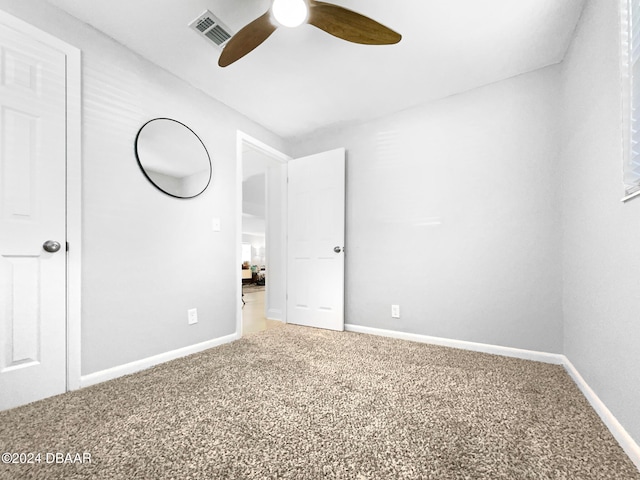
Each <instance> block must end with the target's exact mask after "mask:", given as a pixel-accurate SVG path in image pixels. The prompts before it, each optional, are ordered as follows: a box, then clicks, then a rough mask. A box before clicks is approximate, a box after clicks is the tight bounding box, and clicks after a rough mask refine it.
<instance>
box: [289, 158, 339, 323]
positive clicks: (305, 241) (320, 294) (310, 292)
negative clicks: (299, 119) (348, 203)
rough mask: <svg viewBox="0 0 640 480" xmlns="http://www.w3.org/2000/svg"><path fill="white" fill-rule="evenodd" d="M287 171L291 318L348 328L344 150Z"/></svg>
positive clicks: (293, 163) (302, 160)
mask: <svg viewBox="0 0 640 480" xmlns="http://www.w3.org/2000/svg"><path fill="white" fill-rule="evenodd" d="M288 170H289V172H288V173H289V183H288V220H287V223H288V258H287V285H288V288H287V323H295V324H298V325H306V326H310V327H317V328H327V329H331V330H344V216H345V150H344V148H340V149H337V150H331V151H329V152H324V153H319V154H316V155H311V156H308V157H303V158H298V159H294V160H291V161H290V162H289V165H288Z"/></svg>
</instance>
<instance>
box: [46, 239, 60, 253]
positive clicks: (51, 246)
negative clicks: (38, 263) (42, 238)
mask: <svg viewBox="0 0 640 480" xmlns="http://www.w3.org/2000/svg"><path fill="white" fill-rule="evenodd" d="M42 248H44V249H45V250H46V251H47V252H50V253H56V252H57V251H58V250H60V242H56V241H55V240H47V241H46V242H44V243H43V244H42Z"/></svg>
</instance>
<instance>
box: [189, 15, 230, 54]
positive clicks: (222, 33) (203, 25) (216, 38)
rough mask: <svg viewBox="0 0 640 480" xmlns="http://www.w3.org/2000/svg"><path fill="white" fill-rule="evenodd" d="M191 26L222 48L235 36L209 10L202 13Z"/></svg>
mask: <svg viewBox="0 0 640 480" xmlns="http://www.w3.org/2000/svg"><path fill="white" fill-rule="evenodd" d="M189 26H190V27H191V28H193V29H194V30H195V31H196V32H198V33H199V34H200V35H202V36H203V37H204V38H206V39H207V40H209V41H210V42H213V43H214V44H215V45H216V46H218V47H220V48H222V47H224V45H225V43H226V42H227V40H229V39H230V38H231V37H232V36H233V33H232V32H231V29H230V28H229V27H227V26H226V25H225V24H224V23H222V22H221V21H220V19H219V18H218V17H216V16H215V15H214V14H213V13H211V12H210V11H209V10H205V11H204V12H202V14H200V16H199V17H198V18H196V19H195V20H194V21H193V22H191V23H190V24H189Z"/></svg>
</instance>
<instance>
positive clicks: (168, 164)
mask: <svg viewBox="0 0 640 480" xmlns="http://www.w3.org/2000/svg"><path fill="white" fill-rule="evenodd" d="M136 158H137V159H138V164H139V165H140V168H141V169H142V172H143V173H144V175H145V176H146V177H147V178H148V179H149V181H150V182H151V183H152V184H153V185H155V186H156V187H157V188H158V189H159V190H161V191H163V192H164V193H166V194H168V195H171V196H172V197H177V198H193V197H195V196H197V195H200V194H201V193H202V192H204V191H205V189H206V188H207V186H209V182H210V181H211V159H210V158H209V152H207V149H206V147H205V146H204V144H203V143H202V140H200V137H198V135H196V134H195V133H194V132H193V130H191V129H190V128H189V127H187V126H186V125H185V124H183V123H180V122H178V121H177V120H172V119H170V118H155V119H153V120H150V121H148V122H147V123H145V124H144V125H143V126H142V128H140V130H139V131H138V135H137V136H136Z"/></svg>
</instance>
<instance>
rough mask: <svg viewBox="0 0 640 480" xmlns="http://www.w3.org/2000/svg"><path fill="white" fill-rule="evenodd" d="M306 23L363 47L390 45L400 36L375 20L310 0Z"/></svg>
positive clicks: (329, 4) (400, 37)
mask: <svg viewBox="0 0 640 480" xmlns="http://www.w3.org/2000/svg"><path fill="white" fill-rule="evenodd" d="M309 6H310V8H309V20H308V23H309V24H311V25H313V26H314V27H317V28H319V29H320V30H324V31H325V32H327V33H330V34H331V35H333V36H334V37H338V38H341V39H343V40H347V41H349V42H353V43H361V44H364V45H391V44H394V43H398V42H399V41H400V40H401V39H402V35H400V34H399V33H397V32H394V31H393V30H391V29H390V28H388V27H385V26H384V25H382V24H380V23H378V22H376V21H375V20H372V19H370V18H369V17H365V16H364V15H360V14H359V13H356V12H354V11H352V10H348V9H346V8H344V7H339V6H338V5H333V4H331V3H325V2H318V1H316V0H310V4H309Z"/></svg>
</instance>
